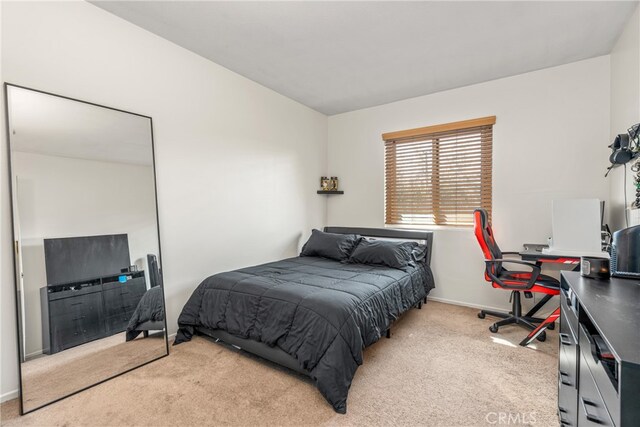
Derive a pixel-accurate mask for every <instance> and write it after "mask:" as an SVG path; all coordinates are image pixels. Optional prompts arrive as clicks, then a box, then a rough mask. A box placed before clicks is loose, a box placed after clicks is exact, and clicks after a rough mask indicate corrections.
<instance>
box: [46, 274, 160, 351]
mask: <svg viewBox="0 0 640 427" xmlns="http://www.w3.org/2000/svg"><path fill="white" fill-rule="evenodd" d="M121 278H124V280H125V281H124V282H121V281H120V280H121ZM146 291H147V284H146V281H145V277H144V271H132V272H126V273H114V274H109V275H106V276H100V277H92V278H88V279H85V280H79V281H74V282H67V283H58V284H51V285H47V286H44V287H42V288H40V304H41V309H42V345H43V353H45V354H54V353H57V352H59V351H62V350H66V349H68V348H71V347H75V346H77V345H80V344H84V343H87V342H89V341H93V340H96V339H100V338H104V337H108V336H111V335H114V334H117V333H119V332H122V331H124V330H125V329H126V327H127V324H128V323H129V319H130V318H131V315H132V314H133V311H134V310H135V309H136V306H137V305H138V302H139V301H140V298H142V295H143V294H144V293H145V292H146Z"/></svg>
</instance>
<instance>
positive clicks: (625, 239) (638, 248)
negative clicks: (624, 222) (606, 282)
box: [611, 225, 640, 278]
mask: <svg viewBox="0 0 640 427" xmlns="http://www.w3.org/2000/svg"><path fill="white" fill-rule="evenodd" d="M611 275H612V276H614V277H637V278H640V225H636V226H634V227H629V228H624V229H622V230H619V231H616V232H614V233H613V241H612V243H611Z"/></svg>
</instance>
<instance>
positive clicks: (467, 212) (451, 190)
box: [382, 116, 496, 226]
mask: <svg viewBox="0 0 640 427" xmlns="http://www.w3.org/2000/svg"><path fill="white" fill-rule="evenodd" d="M495 122H496V118H495V116H491V117H484V118H481V119H474V120H466V121H462V122H455V123H447V124H444V125H438V126H429V127H424V128H418V129H409V130H403V131H398V132H391V133H385V134H383V135H382V139H384V141H385V223H386V224H394V225H398V224H408V225H453V226H467V225H473V210H474V209H476V208H479V207H481V208H484V209H486V210H487V212H488V213H489V214H491V164H492V159H491V158H492V155H491V152H492V145H493V144H492V141H493V125H494V123H495Z"/></svg>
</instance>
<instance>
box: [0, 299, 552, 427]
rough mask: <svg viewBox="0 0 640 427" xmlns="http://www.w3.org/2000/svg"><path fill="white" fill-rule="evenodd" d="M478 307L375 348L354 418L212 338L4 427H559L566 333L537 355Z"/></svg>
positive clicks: (11, 416)
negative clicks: (503, 422) (513, 423)
mask: <svg viewBox="0 0 640 427" xmlns="http://www.w3.org/2000/svg"><path fill="white" fill-rule="evenodd" d="M476 312H477V310H474V309H470V308H464V307H458V306H453V305H447V304H441V303H436V302H433V301H430V302H429V303H428V304H427V305H426V306H425V307H424V308H423V309H422V310H415V309H414V310H411V311H410V312H409V313H407V314H406V315H405V316H404V317H403V318H402V319H401V320H399V321H398V322H397V324H396V325H395V327H394V328H393V329H392V331H393V334H392V338H391V339H385V338H383V339H382V340H380V341H379V342H378V343H376V344H374V345H373V346H371V347H370V348H368V349H367V350H366V351H365V362H364V365H363V366H361V367H360V368H359V370H358V372H357V373H356V377H355V379H354V381H353V384H352V386H351V391H350V393H349V400H348V407H347V414H346V415H339V414H336V413H335V412H334V411H333V410H332V409H331V407H330V406H329V405H328V404H327V403H326V402H325V400H324V399H323V398H322V396H321V395H320V393H319V392H318V391H317V390H316V389H315V387H313V385H312V384H311V383H310V382H309V381H308V380H305V379H304V378H303V377H301V376H299V375H296V374H292V373H290V371H286V370H284V369H281V368H277V367H275V365H272V364H269V363H266V362H262V361H260V360H259V359H257V358H255V357H247V356H246V355H245V353H240V352H237V351H235V350H230V349H228V348H226V347H223V346H221V345H218V344H215V343H212V342H211V341H208V340H206V339H204V338H194V340H193V341H191V342H189V343H185V344H181V345H179V346H175V347H171V350H172V352H171V355H170V356H169V357H165V358H163V359H160V360H158V361H156V362H153V363H151V364H149V365H146V366H144V367H142V368H140V369H137V370H135V371H132V372H130V373H128V374H126V375H123V376H120V377H118V378H116V379H113V380H111V381H108V382H106V383H103V384H101V385H99V386H97V387H94V388H92V389H90V390H87V391H85V392H82V393H80V394H78V395H75V396H73V397H70V398H68V399H66V400H63V401H61V402H59V403H56V404H54V405H51V406H48V407H46V408H44V409H41V410H38V411H36V412H34V413H32V414H29V415H26V416H24V417H20V416H18V415H17V401H11V402H7V403H5V404H3V405H2V407H1V409H2V414H1V419H2V424H3V425H7V426H16V425H56V426H75V425H86V426H124V425H136V426H151V425H153V426H173V425H180V426H206V425H239V426H253V425H363V426H364V425H367V426H369V425H426V426H462V425H465V426H477V425H495V424H496V423H495V421H496V420H497V417H498V416H499V414H500V413H505V414H508V415H509V414H510V415H511V417H514V418H515V417H519V418H518V419H519V420H520V421H525V423H521V425H523V424H528V425H536V426H545V427H546V426H556V425H558V421H557V417H556V413H555V412H556V409H555V408H556V398H557V392H556V387H557V347H558V338H557V337H558V335H557V331H553V332H550V333H549V336H548V338H547V341H546V342H544V343H536V344H535V348H533V347H530V348H522V347H519V346H518V345H517V343H518V342H519V341H520V340H521V339H522V338H523V337H524V335H526V332H525V331H524V330H523V329H521V328H520V327H505V328H503V329H501V330H500V332H499V333H498V334H492V333H490V332H489V331H488V329H487V328H488V327H489V325H490V324H491V322H492V320H490V319H489V318H487V319H485V320H480V319H478V318H477V317H476Z"/></svg>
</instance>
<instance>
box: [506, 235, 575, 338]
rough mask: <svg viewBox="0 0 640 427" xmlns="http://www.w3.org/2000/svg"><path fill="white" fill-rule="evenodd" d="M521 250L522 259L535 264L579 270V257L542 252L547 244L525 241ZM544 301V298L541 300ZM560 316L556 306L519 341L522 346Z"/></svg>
mask: <svg viewBox="0 0 640 427" xmlns="http://www.w3.org/2000/svg"><path fill="white" fill-rule="evenodd" d="M522 247H523V250H522V251H520V252H519V253H518V255H520V258H522V260H523V261H532V262H535V263H536V265H537V266H539V267H541V266H542V264H543V263H544V264H562V265H566V266H573V269H572V270H573V271H579V270H580V257H575V256H563V255H551V254H545V253H544V252H542V249H544V248H548V247H549V246H547V245H541V244H537V243H525V244H523V245H522ZM542 301H544V300H542ZM542 301H541V302H542ZM558 317H560V307H558V308H556V309H555V310H554V311H553V312H552V313H551V314H550V315H549V317H547V318H546V319H545V320H544V321H543V322H541V323H540V325H538V327H537V328H536V329H534V330H533V331H531V332H530V333H529V335H527V337H526V338H525V339H523V340H522V341H521V342H520V345H521V346H523V347H526V346H528V345H529V344H531V343H532V342H533V340H535V339H536V337H538V335H540V334H542V332H544V330H545V329H547V328H548V327H549V326H550V325H552V324H554V323H555V322H556V320H558Z"/></svg>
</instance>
